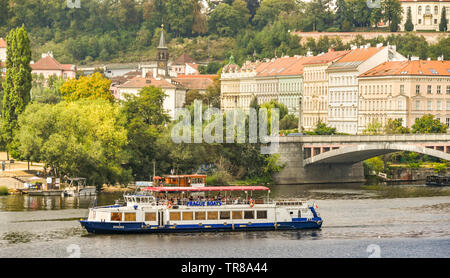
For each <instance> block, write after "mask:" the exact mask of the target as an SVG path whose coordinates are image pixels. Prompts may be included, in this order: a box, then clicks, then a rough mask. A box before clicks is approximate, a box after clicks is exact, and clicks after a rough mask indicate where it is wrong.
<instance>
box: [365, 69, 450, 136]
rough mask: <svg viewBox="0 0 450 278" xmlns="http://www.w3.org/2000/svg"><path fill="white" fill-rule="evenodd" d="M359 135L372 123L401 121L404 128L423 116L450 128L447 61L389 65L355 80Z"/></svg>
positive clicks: (449, 78) (367, 72)
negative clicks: (437, 120) (356, 84)
mask: <svg viewBox="0 0 450 278" xmlns="http://www.w3.org/2000/svg"><path fill="white" fill-rule="evenodd" d="M358 80H359V82H358V83H359V92H360V96H359V115H358V133H362V132H363V131H364V130H365V129H366V128H367V126H368V124H369V123H371V122H373V121H378V122H379V123H381V124H382V125H383V126H384V125H385V124H386V123H387V121H388V119H402V122H403V125H404V126H405V127H411V126H412V125H413V124H414V122H415V120H416V119H418V118H420V117H422V116H423V115H425V114H432V115H434V116H435V118H437V119H439V120H440V121H441V122H442V123H444V124H447V125H448V126H450V61H396V62H395V61H390V62H385V63H383V64H380V65H379V66H377V67H375V68H372V69H370V70H368V71H366V72H365V73H363V74H361V75H360V76H359V77H358Z"/></svg>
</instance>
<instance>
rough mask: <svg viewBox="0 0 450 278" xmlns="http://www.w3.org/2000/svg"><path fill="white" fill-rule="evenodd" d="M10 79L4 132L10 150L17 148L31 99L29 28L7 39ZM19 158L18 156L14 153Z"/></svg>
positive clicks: (6, 88) (13, 32)
mask: <svg viewBox="0 0 450 278" xmlns="http://www.w3.org/2000/svg"><path fill="white" fill-rule="evenodd" d="M6 42H7V45H8V47H7V58H6V77H5V81H4V82H3V90H4V95H3V106H2V133H3V140H4V142H5V143H6V147H7V150H8V151H13V150H16V149H17V145H16V144H13V140H14V136H15V133H16V132H17V130H18V118H19V115H20V114H21V113H22V112H23V111H24V110H25V107H26V106H27V104H28V103H29V102H30V99H31V96H30V91H31V83H32V76H31V66H30V62H31V47H30V39H29V38H28V33H27V31H26V30H25V26H22V27H21V28H16V29H13V30H11V32H10V33H9V35H8V36H7V38H6ZM13 156H18V153H13Z"/></svg>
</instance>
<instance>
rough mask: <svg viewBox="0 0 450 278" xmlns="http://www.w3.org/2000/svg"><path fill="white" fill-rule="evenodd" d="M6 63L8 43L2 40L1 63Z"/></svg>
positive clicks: (0, 40)
mask: <svg viewBox="0 0 450 278" xmlns="http://www.w3.org/2000/svg"><path fill="white" fill-rule="evenodd" d="M5 61H6V41H5V40H4V39H3V38H0V63H1V62H5Z"/></svg>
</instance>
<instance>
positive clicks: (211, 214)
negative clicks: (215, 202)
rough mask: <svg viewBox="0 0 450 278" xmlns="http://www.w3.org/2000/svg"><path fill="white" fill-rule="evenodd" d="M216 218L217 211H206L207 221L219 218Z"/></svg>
mask: <svg viewBox="0 0 450 278" xmlns="http://www.w3.org/2000/svg"><path fill="white" fill-rule="evenodd" d="M218 216H219V215H218V213H217V211H208V220H209V219H211V220H214V219H218V218H219V217H218Z"/></svg>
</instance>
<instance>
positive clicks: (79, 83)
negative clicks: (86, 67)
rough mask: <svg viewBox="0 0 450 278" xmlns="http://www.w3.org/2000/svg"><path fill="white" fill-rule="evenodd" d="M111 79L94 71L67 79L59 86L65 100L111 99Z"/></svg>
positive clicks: (112, 98)
mask: <svg viewBox="0 0 450 278" xmlns="http://www.w3.org/2000/svg"><path fill="white" fill-rule="evenodd" d="M110 86H111V81H110V80H109V79H107V78H105V77H103V76H102V74H101V73H99V72H95V73H93V74H92V75H89V76H82V77H80V78H79V79H69V80H67V81H66V82H65V83H64V84H63V85H62V86H61V87H60V91H61V94H62V95H63V96H64V99H65V100H66V101H76V100H79V99H83V98H86V99H97V98H102V99H106V100H109V101H113V100H114V97H113V95H112V94H111V91H110V90H109V88H110Z"/></svg>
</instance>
